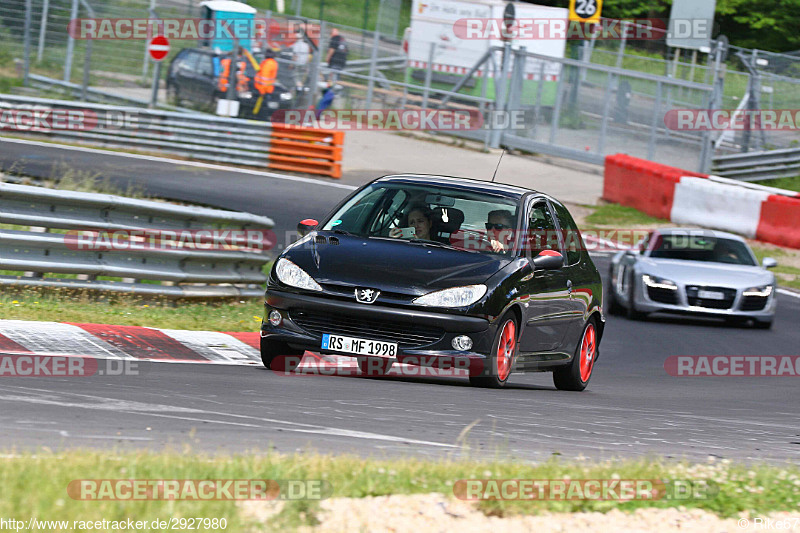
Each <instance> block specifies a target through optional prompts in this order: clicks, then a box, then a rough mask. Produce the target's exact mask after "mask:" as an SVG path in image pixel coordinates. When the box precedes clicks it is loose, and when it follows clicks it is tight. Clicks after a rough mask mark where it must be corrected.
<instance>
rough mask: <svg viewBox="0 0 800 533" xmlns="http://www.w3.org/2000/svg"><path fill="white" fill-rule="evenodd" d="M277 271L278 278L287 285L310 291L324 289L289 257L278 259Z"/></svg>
mask: <svg viewBox="0 0 800 533" xmlns="http://www.w3.org/2000/svg"><path fill="white" fill-rule="evenodd" d="M275 273H276V274H277V275H278V279H279V280H281V281H282V282H283V283H285V284H286V285H289V286H292V287H297V288H298V289H306V290H309V291H321V290H322V287H320V286H319V283H317V282H316V281H314V278H312V277H311V276H309V275H308V274H307V273H306V271H305V270H303V269H302V268H300V267H299V266H297V265H295V264H294V263H292V262H291V261H289V260H288V259H284V258H281V259H278V264H277V265H276V266H275Z"/></svg>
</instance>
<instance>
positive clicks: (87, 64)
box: [81, 0, 94, 100]
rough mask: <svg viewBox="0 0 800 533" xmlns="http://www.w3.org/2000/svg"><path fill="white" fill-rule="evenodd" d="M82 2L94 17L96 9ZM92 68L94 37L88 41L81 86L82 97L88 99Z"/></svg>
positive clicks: (90, 16)
mask: <svg viewBox="0 0 800 533" xmlns="http://www.w3.org/2000/svg"><path fill="white" fill-rule="evenodd" d="M81 4H83V6H84V7H85V8H86V11H87V12H88V14H89V18H94V9H92V6H91V5H89V2H87V1H86V0H81ZM91 68H92V39H89V40H88V41H87V42H86V55H85V56H84V59H83V85H82V86H81V99H82V100H86V94H87V92H88V90H89V72H90V70H91Z"/></svg>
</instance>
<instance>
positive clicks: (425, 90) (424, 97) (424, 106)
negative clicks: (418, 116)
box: [422, 42, 436, 109]
mask: <svg viewBox="0 0 800 533" xmlns="http://www.w3.org/2000/svg"><path fill="white" fill-rule="evenodd" d="M434 52H436V43H435V42H433V43H431V46H430V50H429V51H428V65H427V66H428V68H427V70H426V71H425V87H424V88H423V89H422V109H428V93H429V91H430V89H431V78H432V77H433V54H434Z"/></svg>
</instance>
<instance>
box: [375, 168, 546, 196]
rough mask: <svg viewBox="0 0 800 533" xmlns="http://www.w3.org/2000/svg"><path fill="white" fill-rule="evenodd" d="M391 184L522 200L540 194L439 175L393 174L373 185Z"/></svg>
mask: <svg viewBox="0 0 800 533" xmlns="http://www.w3.org/2000/svg"><path fill="white" fill-rule="evenodd" d="M391 182H404V183H419V184H425V185H434V186H436V185H441V186H446V187H455V188H459V189H466V190H469V191H472V192H479V193H480V192H485V193H492V194H501V195H503V196H507V197H510V198H514V199H517V200H518V199H520V198H522V197H523V196H525V195H526V194H530V193H538V191H535V190H533V189H526V188H525V187H519V186H517V185H509V184H507V183H497V182H490V181H485V180H477V179H473V178H463V177H456V176H441V175H437V174H393V175H390V176H383V177H381V178H378V179H376V180H375V181H374V182H373V183H391ZM540 194H541V193H540Z"/></svg>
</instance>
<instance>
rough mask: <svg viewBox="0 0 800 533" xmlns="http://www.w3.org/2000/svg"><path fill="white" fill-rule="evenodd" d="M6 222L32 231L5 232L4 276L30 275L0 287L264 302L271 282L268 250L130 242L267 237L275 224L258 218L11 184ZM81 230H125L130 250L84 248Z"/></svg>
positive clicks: (0, 249) (1, 280) (0, 202)
mask: <svg viewBox="0 0 800 533" xmlns="http://www.w3.org/2000/svg"><path fill="white" fill-rule="evenodd" d="M0 223H4V224H14V225H16V226H28V227H29V229H30V231H19V230H6V229H0V269H3V270H10V271H15V272H24V273H25V275H23V276H8V275H6V276H0V285H4V286H8V285H11V286H27V287H62V288H73V289H92V290H102V291H115V292H123V293H132V294H145V295H162V296H167V297H172V298H214V297H257V296H261V295H262V294H263V287H262V285H263V283H265V282H266V276H265V275H264V273H263V272H262V268H263V266H264V265H265V264H266V263H267V262H268V261H269V260H270V257H269V255H268V254H267V253H266V252H265V251H264V250H265V249H266V248H268V247H269V246H268V245H265V246H261V247H250V248H248V247H246V246H235V245H225V246H207V245H206V244H205V243H199V245H198V241H194V242H189V243H188V244H186V245H185V246H177V245H176V246H165V247H159V246H133V245H132V244H133V243H135V242H137V241H136V236H134V237H130V235H131V234H130V232H133V231H138V232H146V231H148V230H149V231H150V232H157V231H174V232H175V235H176V236H177V235H178V231H176V230H188V231H193V230H214V229H216V230H223V231H224V230H259V232H260V233H259V234H260V235H264V233H263V230H268V229H270V228H272V226H273V221H272V220H271V219H270V218H268V217H263V216H257V215H253V214H250V213H239V212H235V211H223V210H219V209H209V208H203V207H189V206H179V205H173V204H169V203H164V202H157V201H152V200H139V199H132V198H125V197H121V196H113V195H108V194H97V193H84V192H74V191H63V190H54V189H46V188H43V187H31V186H25V185H14V184H9V183H0ZM50 230H55V232H51V231H50ZM63 230H75V231H68V232H66V233H63ZM79 230H83V231H92V230H94V231H97V232H101V231H107V232H113V231H121V232H123V233H124V235H123V236H122V237H121V238H122V239H125V237H127V238H128V240H127V241H124V240H123V241H116V242H115V244H117V243H119V242H123V243H126V244H127V245H118V246H112V247H107V248H97V247H94V248H93V247H91V246H86V247H83V246H77V245H76V242H77V239H78V236H77V235H78V233H77V231H79ZM59 231H62V232H59ZM151 234H152V233H151ZM90 235H91V234H90ZM134 235H135V234H134ZM138 242H141V241H138ZM171 242H175V243H176V244H177V243H178V242H179V241H175V240H173V241H171ZM206 242H207V241H206ZM273 244H274V243H273ZM44 274H77V275H79V276H80V278H83V279H59V278H45V277H44ZM98 277H120V278H123V280H122V281H112V280H103V279H97V278H98ZM148 282H149V283H148ZM154 282H167V283H166V284H157V283H154Z"/></svg>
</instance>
